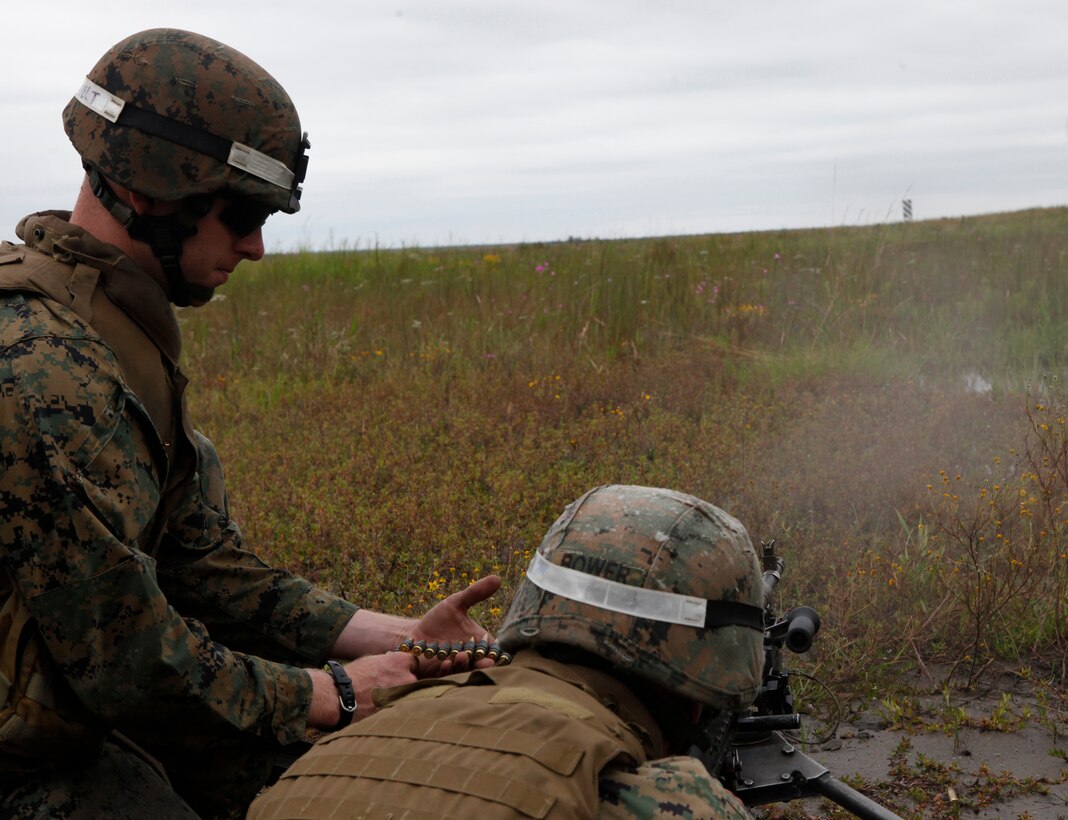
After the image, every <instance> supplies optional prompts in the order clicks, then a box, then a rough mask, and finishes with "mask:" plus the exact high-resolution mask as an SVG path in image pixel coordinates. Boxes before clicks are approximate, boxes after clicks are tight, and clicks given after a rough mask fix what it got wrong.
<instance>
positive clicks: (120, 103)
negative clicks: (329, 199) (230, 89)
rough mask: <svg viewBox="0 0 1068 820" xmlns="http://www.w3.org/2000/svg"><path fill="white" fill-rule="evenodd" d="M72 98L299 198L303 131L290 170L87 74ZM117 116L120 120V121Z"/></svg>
mask: <svg viewBox="0 0 1068 820" xmlns="http://www.w3.org/2000/svg"><path fill="white" fill-rule="evenodd" d="M74 99H76V100H77V101H78V102H80V103H81V104H82V105H84V106H85V107H86V108H88V109H89V110H90V111H94V112H95V113H97V114H99V115H100V116H101V117H103V118H104V119H106V120H108V121H109V122H113V123H115V124H116V125H124V126H129V127H131V128H135V129H137V130H138V131H142V132H144V133H146V134H151V135H152V136H154V137H160V138H161V139H165V140H168V141H169V142H173V143H175V144H176V145H181V146H182V147H184V148H189V149H191V150H193V151H196V152H198V153H200V154H204V155H205V156H209V157H211V158H213V159H216V160H218V161H219V162H223V163H226V164H227V165H231V166H233V167H234V168H238V169H240V170H242V171H244V172H245V173H248V174H251V175H252V176H254V177H257V178H258V179H262V180H264V181H265V182H269V183H271V184H272V185H276V186H278V187H279V188H282V189H284V190H287V191H292V192H293V195H294V197H295V198H296V199H299V198H300V188H299V187H298V186H299V183H301V182H303V181H304V173H305V172H306V169H307V157H306V156H305V155H304V151H305V150H306V149H307V148H308V147H309V143H308V138H307V134H305V135H304V137H303V138H302V140H301V145H300V148H301V153H300V156H299V157H297V162H296V171H291V170H290V169H289V168H288V167H286V165H285V163H283V162H279V161H278V160H276V159H275V158H274V157H269V156H267V154H264V153H263V152H262V151H257V150H256V149H255V148H252V147H250V146H248V145H244V144H242V143H240V142H234V141H232V140H228V139H225V138H223V137H220V136H218V135H216V134H212V133H211V132H209V131H204V130H203V129H200V128H195V127H194V126H191V125H187V124H186V123H184V122H179V121H178V120H172V119H171V118H170V117H164V116H162V115H160V114H157V113H155V112H154V111H147V110H145V109H143V108H138V107H137V106H135V105H133V104H132V103H128V102H127V101H126V100H123V99H122V98H120V97H116V96H115V95H114V94H112V93H111V92H110V91H108V90H107V89H106V88H104V87H103V86H100V85H97V84H96V83H94V82H93V81H92V80H90V79H89V78H88V77H86V78H85V81H84V82H83V83H82V86H81V88H79V89H78V91H77V93H75V95H74ZM120 120H121V121H120Z"/></svg>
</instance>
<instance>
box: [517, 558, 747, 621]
mask: <svg viewBox="0 0 1068 820" xmlns="http://www.w3.org/2000/svg"><path fill="white" fill-rule="evenodd" d="M527 580H528V581H530V582H531V583H532V584H534V586H536V587H538V588H539V589H542V590H544V591H545V592H550V593H552V594H553V595H560V596H562V597H564V598H568V599H570V600H572V601H577V602H578V603H581V604H588V605H589V606H592V607H596V608H597V609H607V610H608V611H610V612H619V613H621V614H623V615H631V616H633V617H635V618H645V619H647V620H650V621H660V622H663V623H669V624H680V625H682V626H692V627H697V628H699V629H707V628H711V627H717V626H744V627H749V628H751V629H757V630H760V631H761V632H763V630H764V610H763V609H761V608H760V607H758V606H753V605H752V604H746V603H741V602H739V601H707V600H705V599H704V598H695V597H693V596H691V595H680V594H678V593H675V592H662V591H660V590H656V589H644V588H642V587H634V586H630V585H629V584H621V583H620V582H619V581H610V580H608V579H607V578H600V577H598V576H596V575H590V574H589V573H587V572H581V571H579V570H575V569H570V568H568V567H563V566H560V565H559V564H554V563H552V562H551V561H549V560H548V559H546V558H544V557H543V556H542V554H541V553H540V552H537V553H535V554H534V559H533V560H532V561H531V562H530V566H528V567H527Z"/></svg>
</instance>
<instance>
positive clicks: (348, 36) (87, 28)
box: [0, 0, 1068, 247]
mask: <svg viewBox="0 0 1068 820" xmlns="http://www.w3.org/2000/svg"><path fill="white" fill-rule="evenodd" d="M158 8H159V6H157V5H156V4H149V3H134V2H132V0H123V1H122V2H120V1H119V0H104V2H98V3H96V4H93V6H92V7H91V8H90V7H85V6H83V5H81V4H76V3H74V2H73V0H59V1H58V2H53V3H52V4H50V6H49V16H50V20H49V37H48V38H46V39H41V38H18V37H13V38H9V40H10V42H9V43H7V44H5V49H4V51H3V53H2V54H0V68H2V69H4V71H3V75H4V76H5V77H8V78H10V79H9V89H8V92H7V93H6V94H4V95H3V98H2V99H0V118H2V119H3V122H5V124H8V127H6V128H5V129H4V130H3V134H2V136H0V150H2V151H3V155H4V156H5V157H8V158H9V160H10V159H13V160H14V161H9V164H8V167H7V173H6V175H5V184H4V186H3V187H2V188H0V222H6V223H8V224H11V223H13V222H14V220H16V219H17V218H18V217H19V216H21V215H22V214H23V213H24V212H27V211H29V210H33V209H37V208H45V207H57V206H58V207H63V206H69V205H70V200H71V198H72V197H73V194H74V191H75V189H76V186H77V158H76V157H75V156H74V155H73V151H72V149H71V148H70V147H69V145H68V144H67V141H66V138H65V137H64V135H63V133H62V129H61V127H60V122H59V111H60V110H61V109H62V107H63V105H64V104H65V102H66V98H67V95H68V94H69V93H70V92H71V91H72V90H73V87H74V86H75V85H76V84H77V82H78V80H79V78H80V77H81V76H83V75H84V74H85V73H86V71H87V70H88V68H89V67H90V66H91V65H92V64H93V63H94V62H95V61H96V59H97V58H98V57H99V55H100V54H101V53H103V51H104V50H105V49H106V48H107V47H108V46H110V45H111V44H112V43H113V42H115V41H116V40H118V39H120V38H121V37H123V36H125V35H126V34H129V33H130V32H132V31H136V30H138V29H140V28H148V27H152V26H156V25H161V24H165V25H174V26H178V27H184V28H190V29H193V30H196V31H200V32H203V33H205V34H209V35H211V36H214V37H217V38H218V39H221V40H223V41H225V42H228V43H230V44H231V45H233V46H235V47H236V48H239V49H241V50H243V51H245V52H246V53H248V54H249V55H250V56H251V57H253V59H255V60H257V61H258V62H260V63H261V64H263V65H264V66H265V67H267V68H268V69H269V70H270V71H271V72H272V73H273V74H275V76H276V77H277V78H278V79H279V80H280V81H281V82H282V83H283V84H284V85H285V86H286V88H287V89H288V90H289V92H290V94H291V95H292V96H293V98H294V99H295V100H296V101H297V104H298V108H299V110H300V112H301V117H302V121H303V123H304V125H305V127H306V128H307V129H308V130H309V132H310V134H311V141H312V150H311V152H310V155H311V167H310V171H309V176H308V180H307V184H306V194H305V207H304V209H303V210H302V212H301V213H300V214H299V215H297V216H295V217H290V218H282V217H279V218H275V219H273V220H272V221H271V222H270V223H269V232H270V235H271V236H272V237H273V239H271V240H269V243H270V244H271V245H272V247H292V246H293V245H295V244H297V243H303V244H305V245H310V246H312V247H318V246H322V245H324V244H326V243H328V242H331V241H332V242H334V243H338V242H341V241H343V240H349V241H350V242H355V241H357V240H359V241H365V239H366V238H367V237H374V236H377V237H378V238H379V241H381V242H383V243H386V244H390V243H400V242H419V243H423V244H438V243H443V242H448V241H461V240H462V241H470V242H482V241H487V242H490V241H509V240H520V239H553V238H562V237H566V236H568V235H591V234H593V235H601V236H620V235H626V234H628V233H641V234H648V233H658V232H674V231H685V232H705V231H710V232H711V231H719V230H744V229H747V228H751V229H764V228H776V227H781V226H805V225H822V224H829V223H831V222H833V221H835V220H840V219H852V220H855V221H872V220H879V219H883V218H886V217H887V215H888V214H892V213H893V209H894V208H895V207H896V206H897V204H898V201H899V199H900V198H901V196H903V195H904V194H905V193H906V192H908V193H910V195H911V196H912V197H913V199H914V203H915V206H916V211H917V215H918V216H940V215H955V214H959V213H976V212H984V211H994V210H1002V209H1010V208H1017V207H1026V206H1029V205H1049V204H1059V203H1062V202H1064V201H1065V191H1066V190H1068V151H1066V150H1065V149H1066V142H1068V140H1066V120H1068V93H1066V92H1068V66H1066V65H1065V62H1066V60H1065V57H1064V56H1063V55H1064V53H1065V52H1064V48H1063V43H1062V42H1061V41H1062V39H1063V32H1064V31H1065V30H1066V25H1065V24H1066V23H1068V6H1065V5H1064V4H1063V3H1060V2H1053V0H1014V1H1013V2H1009V0H992V2H989V3H983V4H974V3H965V2H961V0H954V1H951V2H940V3H937V4H935V3H929V2H926V0H902V1H901V2H898V3H896V4H880V5H879V6H870V5H858V4H856V3H855V2H849V1H847V0H812V2H808V3H797V2H787V1H786V0H765V1H764V2H758V3H748V4H721V3H708V2H707V0H665V2H663V3H657V4H651V3H648V2H646V0H616V1H615V2H611V1H610V0H597V1H596V2H595V1H594V0H590V1H589V2H584V3H573V2H570V0H569V1H568V2H563V0H542V2H539V3H537V4H527V5H519V4H512V3H509V4H506V3H502V2H499V0H498V2H492V0H414V1H413V2H398V3H395V4H393V5H383V4H381V3H370V2H366V0H359V2H346V1H345V0H330V1H329V2H322V1H321V0H318V1H317V0H307V1H306V2H305V3H303V4H299V5H294V4H292V3H281V2H250V1H249V0H241V2H231V3H227V4H220V3H217V2H214V1H213V0H212V1H210V2H209V0H188V2H185V3H183V4H182V5H181V6H180V7H172V8H168V11H167V12H166V14H160V13H159V12H158V11H157V10H156V9H158ZM46 47H49V48H50V49H51V51H48V52H45V51H44V50H43V49H44V48H46ZM20 77H25V78H30V79H27V80H17V79H15V78H20ZM12 123H17V124H18V125H17V127H12V126H11V124H12Z"/></svg>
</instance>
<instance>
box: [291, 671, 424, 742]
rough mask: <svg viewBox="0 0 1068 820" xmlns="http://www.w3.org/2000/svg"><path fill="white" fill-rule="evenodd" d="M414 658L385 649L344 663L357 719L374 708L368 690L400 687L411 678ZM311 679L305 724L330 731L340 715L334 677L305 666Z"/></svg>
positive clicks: (413, 674) (413, 678)
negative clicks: (309, 703)
mask: <svg viewBox="0 0 1068 820" xmlns="http://www.w3.org/2000/svg"><path fill="white" fill-rule="evenodd" d="M418 663H419V662H418V660H417V659H416V658H415V656H414V655H409V654H408V653H406V652H385V653H382V654H379V655H365V656H364V657H362V658H357V659H356V660H354V661H349V662H348V663H347V664H345V671H346V672H348V675H349V677H350V678H352V686H353V689H354V690H355V691H356V714H355V715H353V719H354V720H361V719H363V718H365V717H367V716H368V715H370V714H371V713H373V712H374V711H375V704H374V701H372V700H371V690H372V689H380V688H383V687H386V686H400V685H401V684H404V683H412V682H413V681H415V679H416V678H415V671H416V669H417V668H418ZM307 671H308V674H309V675H310V676H311V679H312V704H311V710H310V711H309V713H308V725H309V726H311V727H312V728H315V729H321V730H323V731H327V732H329V731H331V730H332V729H333V728H334V727H335V726H337V723H338V719H339V718H340V717H341V701H340V699H339V697H338V692H337V687H336V686H334V679H333V678H332V677H331V676H330V675H329V674H328V673H327V672H325V671H323V670H322V669H309V670H307Z"/></svg>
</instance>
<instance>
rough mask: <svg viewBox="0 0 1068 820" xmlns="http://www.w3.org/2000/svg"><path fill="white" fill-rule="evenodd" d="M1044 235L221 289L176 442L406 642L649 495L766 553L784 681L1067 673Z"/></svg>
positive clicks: (400, 258)
mask: <svg viewBox="0 0 1068 820" xmlns="http://www.w3.org/2000/svg"><path fill="white" fill-rule="evenodd" d="M1066 252H1068V211H1066V210H1061V209H1048V210H1035V211H1026V212H1020V213H1013V214H1003V215H993V216H987V217H978V218H968V219H954V220H942V221H935V222H921V223H910V224H895V225H884V226H872V227H857V228H850V227H841V228H834V229H829V230H811V231H788V232H787V231H784V232H776V233H758V234H738V235H717V236H693V237H677V238H658V239H648V240H619V241H597V240H589V241H575V240H571V241H568V242H562V243H554V244H528V245H518V246H508V247H504V246H501V247H487V248H472V247H465V248H453V249H427V248H402V249H391V250H380V249H374V248H340V249H336V250H332V251H329V252H317V253H312V252H304V253H297V254H291V255H278V256H273V257H269V258H268V259H266V260H265V261H264V262H262V263H261V264H259V265H257V266H253V267H243V268H242V269H241V270H240V271H239V272H238V275H237V276H235V278H234V280H233V281H232V283H231V284H229V285H228V286H227V287H226V288H225V289H224V290H223V291H222V292H221V295H220V297H219V298H218V299H217V300H216V301H214V302H213V303H211V304H210V305H208V306H206V307H205V308H203V309H200V310H196V311H184V312H183V313H182V314H181V321H182V324H183V326H184V333H185V336H186V349H185V352H184V357H185V361H186V369H187V370H188V371H189V372H190V375H191V377H192V378H193V381H194V388H193V391H192V394H191V402H192V407H193V414H194V418H195V420H196V422H197V424H198V426H199V427H200V428H201V429H203V430H204V431H205V432H206V433H207V434H208V435H209V436H210V437H211V438H212V439H213V440H214V441H215V442H216V444H217V446H218V447H219V450H220V452H221V454H222V457H223V462H224V464H226V466H227V470H228V474H227V477H228V486H229V489H230V494H231V503H232V506H233V512H234V515H235V517H236V518H237V520H238V521H240V522H241V523H242V526H243V529H244V532H245V536H246V542H247V544H248V545H249V546H250V547H251V548H253V549H254V550H255V551H257V552H259V553H260V554H262V555H263V556H264V557H265V558H266V559H268V560H270V561H271V562H273V563H276V564H279V565H284V566H286V567H289V568H291V569H293V570H294V571H296V572H298V573H300V574H303V575H305V576H307V577H309V578H312V579H314V580H316V581H317V582H319V583H321V584H323V585H325V586H326V587H327V588H329V589H332V590H334V591H336V592H339V593H341V594H344V595H345V596H347V597H349V598H350V599H351V600H354V601H356V602H358V603H363V604H365V605H367V606H370V607H373V608H381V609H386V610H389V611H395V612H402V613H403V612H411V613H418V612H419V611H421V610H423V609H424V608H425V607H426V606H427V605H429V604H431V603H432V602H434V601H436V600H438V599H439V598H440V597H442V596H443V595H444V594H446V593H447V592H449V591H452V590H454V589H456V588H458V587H459V586H460V585H462V584H464V583H465V582H467V581H468V580H470V579H472V578H474V577H476V576H478V575H480V574H482V573H486V572H499V573H500V574H502V575H503V576H504V578H505V582H506V589H505V591H504V594H502V595H501V597H500V600H499V601H497V602H496V603H495V604H494V605H493V606H492V607H487V608H485V609H484V610H483V611H482V612H481V613H479V614H478V617H479V618H481V619H482V620H483V621H484V622H485V623H487V625H494V624H495V623H496V622H497V619H498V618H499V617H500V614H501V612H502V608H504V607H505V606H506V605H507V601H508V591H509V590H510V589H511V588H512V587H514V585H515V583H516V582H517V580H518V578H519V576H520V573H521V570H522V568H523V567H524V565H525V563H526V559H527V558H528V556H529V555H530V552H531V550H533V549H534V548H535V547H536V545H537V544H538V542H539V541H540V538H541V535H542V534H543V533H544V531H545V530H546V529H547V528H548V526H549V524H550V523H551V522H552V521H553V519H554V518H555V517H556V515H557V514H558V513H559V512H560V511H561V510H562V508H563V507H564V505H565V504H566V503H567V502H569V501H571V500H573V499H574V498H576V497H577V496H578V495H580V494H581V493H582V492H584V491H585V490H586V489H588V488H590V487H592V486H595V485H597V484H602V483H617V482H618V483H638V484H648V485H658V486H668V487H672V488H675V489H679V490H683V491H685V492H689V493H693V494H695V495H698V496H700V497H702V498H705V499H707V500H709V501H711V502H712V503H715V504H717V505H718V506H721V507H723V508H724V509H726V510H727V511H728V512H730V513H731V514H733V515H734V516H736V517H737V518H739V519H740V520H741V521H742V522H743V523H744V524H745V525H746V526H747V527H748V529H749V531H750V533H751V535H752V537H753V539H754V541H757V540H759V539H767V538H776V539H778V543H779V546H780V550H781V552H782V553H783V554H784V555H785V557H786V560H787V575H786V580H785V581H784V583H783V584H782V585H781V593H782V595H783V598H784V602H785V604H786V605H787V606H792V605H796V604H802V603H807V604H811V605H813V606H815V607H816V608H817V609H819V610H820V611H821V613H822V615H823V617H824V629H823V632H822V633H821V635H820V637H819V638H818V640H817V648H816V649H814V650H813V651H812V652H811V653H810V654H809V656H807V657H806V658H805V659H803V660H801V661H799V662H798V663H800V664H801V665H802V666H803V668H805V669H806V670H807V671H808V672H809V673H811V674H815V675H818V676H819V677H820V678H821V679H822V680H825V681H827V682H828V683H830V684H831V685H833V686H834V687H835V689H836V690H837V691H838V692H839V693H840V694H846V695H856V696H862V695H864V694H865V693H866V692H869V691H873V690H874V689H875V688H876V687H879V688H880V689H881V691H885V688H886V686H887V685H888V681H891V680H893V679H894V678H895V676H897V675H899V674H902V673H903V672H908V671H913V670H915V669H926V668H935V667H937V668H940V669H943V670H950V671H949V672H946V676H947V680H948V679H950V678H952V679H953V680H954V681H961V680H963V681H966V682H967V681H974V680H975V679H976V678H978V677H979V676H981V675H982V673H983V671H984V670H985V669H986V668H987V666H988V664H991V663H992V662H995V663H996V664H997V665H998V666H1001V667H1004V666H1006V665H1007V666H1009V667H1010V668H1015V669H1019V670H1021V671H1022V673H1025V674H1032V675H1038V676H1046V677H1047V678H1049V679H1053V680H1059V681H1060V682H1061V683H1062V684H1063V680H1064V678H1065V674H1066V664H1068V627H1066V618H1068V611H1066V610H1068V428H1066V422H1065V414H1066V407H1065V394H1064V391H1063V387H1062V380H1063V378H1064V376H1065V374H1066V373H1068V296H1066V294H1068V260H1066V256H1065V255H1066Z"/></svg>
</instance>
